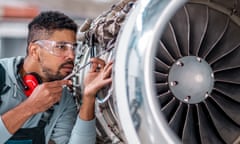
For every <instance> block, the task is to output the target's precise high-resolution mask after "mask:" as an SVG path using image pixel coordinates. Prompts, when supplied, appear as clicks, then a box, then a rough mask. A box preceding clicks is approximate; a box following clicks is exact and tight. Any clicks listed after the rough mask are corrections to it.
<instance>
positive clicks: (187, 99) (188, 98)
mask: <svg viewBox="0 0 240 144" xmlns="http://www.w3.org/2000/svg"><path fill="white" fill-rule="evenodd" d="M190 99H191V96H186V97H185V98H184V99H183V100H184V101H185V102H189V100H190Z"/></svg>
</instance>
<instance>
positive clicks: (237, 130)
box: [205, 99, 240, 144]
mask: <svg viewBox="0 0 240 144" xmlns="http://www.w3.org/2000/svg"><path fill="white" fill-rule="evenodd" d="M205 104H206V107H207V110H208V112H209V115H210V117H211V119H212V121H213V123H214V126H215V128H216V129H217V132H218V133H219V135H220V136H221V138H222V139H223V140H224V141H225V143H229V144H230V143H231V144H232V143H233V142H234V141H235V140H236V139H237V138H238V136H239V134H240V127H239V125H237V124H236V123H234V122H233V121H232V120H231V119H229V118H228V117H227V116H226V115H225V114H224V112H223V111H222V110H221V109H220V108H219V107H218V106H217V105H216V103H214V101H213V100H211V99H208V100H206V102H205Z"/></svg>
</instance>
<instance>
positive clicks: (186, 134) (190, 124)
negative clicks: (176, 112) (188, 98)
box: [182, 105, 201, 144]
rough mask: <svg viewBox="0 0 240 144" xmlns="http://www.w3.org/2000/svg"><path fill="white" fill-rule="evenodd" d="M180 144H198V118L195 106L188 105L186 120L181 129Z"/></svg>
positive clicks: (199, 141)
mask: <svg viewBox="0 0 240 144" xmlns="http://www.w3.org/2000/svg"><path fill="white" fill-rule="evenodd" d="M182 142H183V143H184V144H200V143H201V140H200V134H199V129H198V117H197V110H196V107H195V105H188V110H187V115H186V120H185V124H184V129H183V135H182Z"/></svg>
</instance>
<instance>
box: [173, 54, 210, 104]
mask: <svg viewBox="0 0 240 144" xmlns="http://www.w3.org/2000/svg"><path fill="white" fill-rule="evenodd" d="M168 83H169V88H170V90H171V92H172V93H173V94H174V96H175V97H176V98H178V99H179V100H181V101H182V102H184V103H188V104H195V103H200V102H202V101H203V100H205V99H206V98H207V97H208V96H209V94H210V93H211V91H212V89H213V85H214V75H213V71H212V69H211V67H210V65H209V64H208V63H207V62H206V61H205V60H204V59H201V58H199V57H196V56H186V57H183V58H180V59H179V60H178V61H177V62H175V63H174V64H173V65H172V67H171V69H170V72H169V77H168Z"/></svg>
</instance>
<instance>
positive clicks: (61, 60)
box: [0, 11, 112, 144]
mask: <svg viewBox="0 0 240 144" xmlns="http://www.w3.org/2000/svg"><path fill="white" fill-rule="evenodd" d="M28 28H29V34H28V47H27V56H26V57H25V58H23V57H14V58H5V59H1V60H0V67H1V71H0V72H1V74H0V75H1V76H2V75H4V76H5V77H4V81H5V83H4V85H3V84H2V85H1V89H0V98H1V103H0V143H1V144H2V143H8V144H11V143H17V142H19V143H21V142H22V143H24V144H28V143H33V144H38V143H41V144H42V143H57V144H60V143H61V144H65V143H74V144H75V143H78V144H81V143H83V144H88V143H95V137H96V132H95V115H94V104H95V95H96V93H97V91H99V90H100V89H101V88H102V87H104V86H106V85H108V84H110V83H111V81H112V79H111V70H112V63H108V64H106V65H105V62H104V61H103V60H101V59H97V58H93V59H91V62H92V64H91V68H90V70H89V73H88V74H87V75H86V77H85V80H84V90H83V97H82V104H81V107H80V110H79V112H78V111H77V108H76V105H75V102H74V100H73V97H72V96H71V94H70V93H69V91H68V90H67V89H66V87H65V85H68V86H69V85H71V81H69V80H63V79H64V77H66V76H67V75H69V74H70V73H71V72H72V70H73V62H74V57H75V53H74V48H75V47H76V44H75V43H76V33H77V25H76V23H74V21H73V20H72V19H70V18H69V17H67V16H66V15H64V14H62V13H59V12H55V11H49V12H43V13H41V14H40V15H39V16H37V17H36V18H35V19H33V21H32V22H31V23H30V24H29V26H28ZM99 67H100V70H99ZM77 112H78V114H77Z"/></svg>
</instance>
